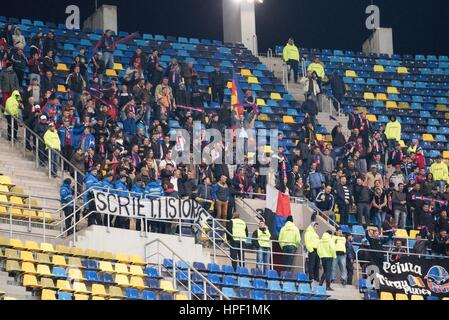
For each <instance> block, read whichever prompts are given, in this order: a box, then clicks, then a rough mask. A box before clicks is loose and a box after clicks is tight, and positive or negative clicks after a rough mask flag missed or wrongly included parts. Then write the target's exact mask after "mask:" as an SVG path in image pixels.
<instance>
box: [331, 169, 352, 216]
mask: <svg viewBox="0 0 449 320" xmlns="http://www.w3.org/2000/svg"><path fill="white" fill-rule="evenodd" d="M346 183H347V178H346V177H345V176H343V177H341V178H340V183H338V184H337V188H336V190H335V191H336V193H337V200H336V202H337V205H338V209H339V210H340V223H341V224H347V223H348V212H349V207H350V205H351V204H352V203H353V196H352V191H351V188H349V187H348V186H347V185H346Z"/></svg>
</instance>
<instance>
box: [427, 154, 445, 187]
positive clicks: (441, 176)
mask: <svg viewBox="0 0 449 320" xmlns="http://www.w3.org/2000/svg"><path fill="white" fill-rule="evenodd" d="M430 173H431V174H432V175H433V181H435V182H436V184H437V187H438V191H439V192H441V193H444V189H445V187H446V184H447V181H448V179H449V172H448V167H447V164H446V163H444V162H443V157H441V156H439V157H438V158H437V159H436V161H435V162H434V163H433V164H432V165H431V166H430Z"/></svg>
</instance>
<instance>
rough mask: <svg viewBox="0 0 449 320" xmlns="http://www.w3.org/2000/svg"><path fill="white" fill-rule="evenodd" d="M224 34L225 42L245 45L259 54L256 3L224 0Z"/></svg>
mask: <svg viewBox="0 0 449 320" xmlns="http://www.w3.org/2000/svg"><path fill="white" fill-rule="evenodd" d="M223 33H224V34H223V38H224V41H225V42H231V43H243V44H244V45H245V46H246V47H247V48H248V49H250V50H251V51H252V52H253V53H254V54H257V43H256V44H255V43H254V37H255V35H256V13H255V5H254V3H249V2H247V1H241V2H236V1H231V0H223ZM256 42H257V41H256Z"/></svg>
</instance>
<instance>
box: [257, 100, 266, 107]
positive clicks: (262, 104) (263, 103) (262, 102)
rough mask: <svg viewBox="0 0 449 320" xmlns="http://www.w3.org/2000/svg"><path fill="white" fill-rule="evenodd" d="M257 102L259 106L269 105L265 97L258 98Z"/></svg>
mask: <svg viewBox="0 0 449 320" xmlns="http://www.w3.org/2000/svg"><path fill="white" fill-rule="evenodd" d="M256 104H257V106H259V107H266V106H267V103H266V102H265V100H264V99H257V100H256Z"/></svg>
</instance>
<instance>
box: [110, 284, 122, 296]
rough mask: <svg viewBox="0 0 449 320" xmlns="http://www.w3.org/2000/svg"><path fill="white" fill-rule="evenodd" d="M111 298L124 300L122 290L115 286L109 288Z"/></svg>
mask: <svg viewBox="0 0 449 320" xmlns="http://www.w3.org/2000/svg"><path fill="white" fill-rule="evenodd" d="M109 296H110V297H111V298H119V299H121V298H124V295H123V290H122V288H119V287H113V286H111V287H109Z"/></svg>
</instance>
